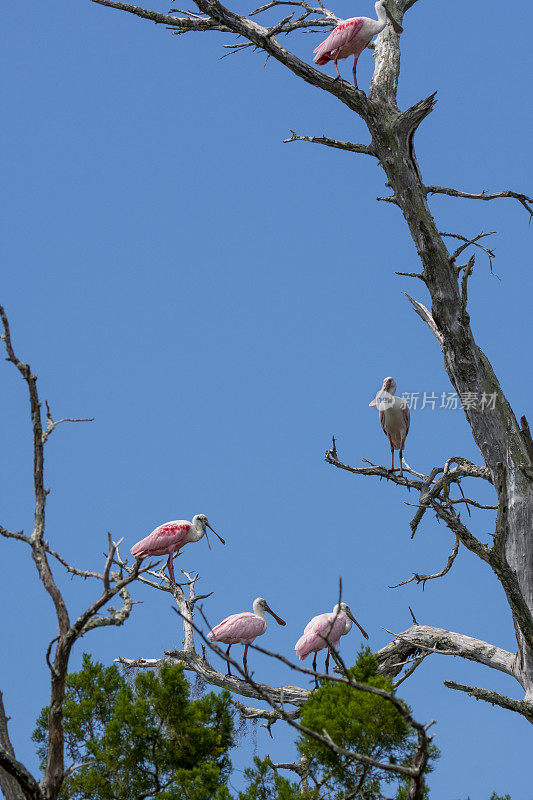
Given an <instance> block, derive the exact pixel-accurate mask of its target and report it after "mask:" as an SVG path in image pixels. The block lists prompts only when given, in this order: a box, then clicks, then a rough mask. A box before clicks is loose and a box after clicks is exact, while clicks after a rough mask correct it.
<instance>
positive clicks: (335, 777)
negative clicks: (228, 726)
mask: <svg viewBox="0 0 533 800" xmlns="http://www.w3.org/2000/svg"><path fill="white" fill-rule="evenodd" d="M377 669H378V664H377V661H376V659H375V658H374V656H373V655H372V653H371V651H370V649H369V648H362V649H361V651H360V653H359V656H358V658H357V662H356V664H355V666H354V667H352V668H351V669H350V675H351V676H352V677H353V679H354V680H355V681H357V682H358V683H366V684H368V685H370V686H375V687H376V688H378V689H384V690H385V691H387V692H390V691H392V683H391V681H390V680H389V679H388V678H386V677H384V676H383V675H378V672H377ZM301 723H302V725H304V726H305V727H307V728H310V729H311V730H314V731H317V732H318V733H320V734H321V733H322V732H323V731H324V730H326V731H327V732H328V733H329V735H330V736H331V738H332V739H333V740H334V741H335V742H336V743H337V744H338V745H340V746H341V747H344V748H345V749H347V750H351V751H354V750H356V751H357V752H359V753H361V754H363V755H365V756H369V757H370V758H372V759H374V760H375V761H379V762H380V763H387V764H388V763H397V764H407V763H408V762H409V760H410V759H411V757H412V754H413V750H414V746H415V734H414V732H413V730H412V728H411V727H410V726H409V724H408V723H407V722H406V720H405V719H404V717H403V716H402V715H401V714H400V712H399V711H398V710H397V709H396V708H395V707H394V706H393V705H392V704H391V703H390V702H389V701H387V700H386V699H385V698H382V697H377V696H376V695H374V694H370V693H368V692H364V691H359V690H356V689H353V688H352V687H350V686H349V685H347V684H346V683H337V682H335V683H334V682H324V683H323V685H322V686H321V687H320V688H319V689H317V690H315V691H314V692H312V694H311V695H310V697H309V699H308V700H307V702H306V703H305V705H303V706H302V709H301ZM297 748H298V751H299V753H300V756H301V757H302V758H303V761H302V764H305V765H306V768H307V771H308V775H307V778H306V780H305V782H304V784H303V785H302V786H300V787H298V784H296V783H292V782H291V781H288V780H286V779H285V778H282V777H281V776H279V775H276V774H275V773H274V772H273V770H272V768H271V767H269V762H268V759H265V760H263V761H260V760H259V759H255V765H254V767H253V768H250V769H248V770H246V777H247V779H248V787H247V790H246V791H245V792H243V793H241V794H240V796H239V800H274V798H275V799H276V800H297V798H298V799H299V800H338V799H340V798H344V797H354V798H355V797H357V798H358V800H378V798H381V797H383V791H382V790H383V789H384V786H385V784H388V785H389V786H388V791H387V792H386V795H387V796H391V789H392V791H393V792H394V796H395V797H396V800H402V798H404V797H405V793H406V785H405V782H404V781H403V780H402V779H401V778H400V777H399V776H398V775H396V774H392V773H390V772H387V771H385V770H383V769H379V768H377V767H372V766H367V765H365V764H362V763H361V762H360V761H354V760H352V759H349V758H347V757H345V756H339V755H337V754H336V753H334V752H332V750H330V749H329V748H328V747H327V746H326V745H324V744H322V743H320V742H318V741H317V740H315V739H313V738H311V737H309V736H300V738H299V739H298V741H297ZM431 756H432V760H435V758H437V757H438V750H437V749H436V748H433V749H432V754H431Z"/></svg>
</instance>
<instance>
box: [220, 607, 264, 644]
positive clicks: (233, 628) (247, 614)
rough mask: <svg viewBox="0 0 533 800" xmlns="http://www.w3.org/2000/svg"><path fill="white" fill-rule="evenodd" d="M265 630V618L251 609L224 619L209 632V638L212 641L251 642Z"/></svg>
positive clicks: (225, 642) (228, 642)
mask: <svg viewBox="0 0 533 800" xmlns="http://www.w3.org/2000/svg"><path fill="white" fill-rule="evenodd" d="M264 630H265V623H264V620H262V619H261V618H260V617H258V616H256V615H255V614H253V613H252V612H251V611H243V612H242V613H240V614H232V615H231V616H230V617H226V619H223V620H222V622H219V623H218V625H215V627H214V628H213V630H211V631H210V632H209V634H208V636H207V638H208V639H209V640H210V641H212V642H223V643H224V644H238V643H240V644H246V643H249V644H250V643H251V642H253V640H254V639H255V637H256V636H260V635H261V634H262V633H264Z"/></svg>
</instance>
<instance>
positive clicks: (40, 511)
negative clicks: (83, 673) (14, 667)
mask: <svg viewBox="0 0 533 800" xmlns="http://www.w3.org/2000/svg"><path fill="white" fill-rule="evenodd" d="M0 318H1V320H2V325H3V334H2V339H3V342H4V345H5V352H6V356H7V359H6V360H7V361H9V362H11V364H13V365H14V366H15V367H16V369H17V370H18V372H19V373H20V375H21V377H22V379H23V380H24V382H25V384H26V387H27V389H28V395H29V401H30V403H29V405H30V409H29V410H30V419H31V426H32V434H33V489H34V497H35V511H34V525H33V530H32V531H31V533H29V534H25V533H24V531H22V530H21V531H10V530H7V529H6V528H4V527H3V526H1V525H0V534H1V535H2V536H3V537H4V538H6V539H15V540H16V541H18V542H21V543H22V544H24V545H26V546H27V547H28V548H29V553H30V554H31V557H32V558H33V561H34V563H35V567H36V569H37V574H38V576H39V580H40V581H41V583H42V585H43V589H44V590H45V592H46V593H47V594H48V595H49V597H50V600H51V601H52V604H53V606H54V610H55V613H56V617H57V624H58V631H59V632H58V635H57V636H55V637H54V638H53V639H52V641H51V642H50V644H49V645H48V648H47V651H46V654H45V656H46V663H47V664H48V668H49V670H50V700H49V707H50V712H49V716H48V727H49V734H48V754H47V762H46V767H45V771H44V775H43V778H42V780H41V781H40V782H39V781H37V780H36V779H35V778H34V776H33V775H31V773H30V772H29V771H28V770H27V769H26V767H25V766H24V764H22V763H21V762H20V761H18V760H17V758H16V757H15V752H14V749H13V746H12V744H11V741H10V739H9V734H8V729H7V722H8V717H7V716H6V712H5V710H4V704H3V702H2V694H1V693H0V787H1V789H2V791H3V792H4V794H5V796H6V798H7V800H22V798H31V800H55V798H57V796H58V794H59V790H60V788H61V784H62V782H63V779H64V776H65V772H66V769H65V764H64V736H63V699H64V696H65V680H66V677H67V673H68V665H69V659H70V655H71V652H72V648H73V647H74V645H75V644H76V642H77V641H78V640H79V639H81V638H82V636H85V634H87V633H89V631H92V630H94V629H95V628H101V627H105V626H108V625H123V624H124V622H125V621H126V620H127V619H128V617H129V615H130V613H131V610H132V608H133V601H132V599H131V595H130V593H129V591H128V587H129V584H130V583H132V581H135V580H137V579H138V577H139V576H142V575H143V573H145V572H146V571H147V570H149V569H150V568H151V565H147V566H145V567H142V568H141V566H140V563H139V562H137V563H136V564H135V566H134V567H133V568H132V569H130V570H129V571H128V572H127V573H125V572H123V571H122V570H121V569H120V567H119V568H118V569H114V570H112V567H113V562H114V559H115V554H116V553H117V548H118V545H119V542H114V541H113V540H112V538H111V535H110V534H108V543H107V545H108V551H107V557H106V560H105V564H104V568H103V571H102V572H94V571H92V570H84V569H79V568H78V567H75V566H73V565H72V564H69V563H68V562H67V561H66V560H65V559H64V558H63V557H62V556H61V555H60V554H59V553H57V552H55V551H54V550H53V549H52V548H51V546H50V544H49V542H48V541H47V540H46V539H45V526H46V518H45V511H46V498H47V495H48V493H49V490H48V489H46V488H45V478H44V454H45V445H46V443H47V441H48V438H49V437H50V435H51V434H52V433H53V432H54V430H55V429H56V427H57V426H58V425H60V424H62V423H63V422H91V421H92V420H85V419H84V420H82V419H70V418H68V419H67V418H65V419H60V420H54V419H53V417H52V413H51V411H50V407H49V405H48V403H46V414H43V409H42V403H41V400H40V398H39V393H38V391H37V376H36V375H34V374H33V372H32V370H31V368H30V366H29V364H25V363H24V362H23V361H21V360H20V358H19V357H18V356H17V355H16V353H15V349H14V345H13V343H12V340H11V332H10V328H9V323H8V319H7V316H6V314H5V312H4V309H3V308H2V307H1V306H0ZM43 417H44V419H43ZM51 559H52V560H53V561H57V562H58V563H59V564H60V565H61V567H62V568H63V569H65V570H66V571H67V572H68V573H70V574H71V575H75V576H78V577H81V578H92V579H95V580H96V581H98V582H99V583H100V584H101V587H100V590H99V594H98V595H97V596H96V597H95V599H94V601H93V602H92V603H91V605H90V606H89V607H88V608H86V609H85V611H83V612H82V613H81V614H79V616H78V617H77V618H76V619H71V618H70V615H69V610H68V608H67V605H66V603H65V600H64V598H63V594H62V593H61V589H60V586H59V584H58V582H57V581H56V579H55V577H54V574H53V572H52V568H51V566H50V564H51ZM117 596H118V598H119V599H120V601H121V605H120V607H119V608H117V609H115V608H113V607H111V606H109V605H108V604H109V602H110V601H111V600H112V599H113V598H114V597H117ZM102 612H104V613H102Z"/></svg>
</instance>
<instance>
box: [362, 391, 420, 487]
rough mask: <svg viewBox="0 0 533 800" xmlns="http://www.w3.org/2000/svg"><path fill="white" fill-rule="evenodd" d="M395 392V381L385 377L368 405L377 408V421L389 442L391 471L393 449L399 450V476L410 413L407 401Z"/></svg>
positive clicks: (392, 467)
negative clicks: (396, 395) (395, 395)
mask: <svg viewBox="0 0 533 800" xmlns="http://www.w3.org/2000/svg"><path fill="white" fill-rule="evenodd" d="M395 392H396V381H395V380H394V379H393V378H385V380H384V381H383V386H382V387H381V389H380V390H379V392H378V393H377V395H376V396H375V397H374V399H373V400H372V402H371V403H369V404H368V405H369V406H378V408H379V421H380V422H381V427H382V428H383V433H384V434H385V436H386V437H387V438H388V440H389V442H390V452H391V467H390V468H391V472H394V451H395V450H399V451H400V477H403V468H402V458H403V449H404V447H405V439H406V436H407V434H408V433H409V424H410V420H411V414H410V412H409V406H408V405H407V401H406V400H405V399H404V398H402V397H394V394H395Z"/></svg>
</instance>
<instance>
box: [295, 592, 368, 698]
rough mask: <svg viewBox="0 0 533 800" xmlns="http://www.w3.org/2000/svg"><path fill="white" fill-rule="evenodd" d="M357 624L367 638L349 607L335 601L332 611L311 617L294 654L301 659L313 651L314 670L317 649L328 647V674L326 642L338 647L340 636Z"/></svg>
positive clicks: (316, 683) (316, 682) (314, 668)
mask: <svg viewBox="0 0 533 800" xmlns="http://www.w3.org/2000/svg"><path fill="white" fill-rule="evenodd" d="M354 622H355V624H356V625H357V627H358V628H359V630H360V631H361V633H362V634H363V636H364V637H365V639H368V633H367V632H366V631H365V630H364V628H362V627H361V626H360V625H359V623H358V622H357V620H356V619H355V617H354V615H353V614H352V612H351V611H350V607H349V606H348V605H347V604H346V603H340V604H339V603H337V604H336V605H335V606H334V607H333V611H328V612H326V613H325V614H319V615H318V616H317V617H313V619H312V620H310V622H308V623H307V625H306V626H305V629H304V632H303V635H302V636H300V638H299V639H298V641H297V642H296V644H295V645H294V649H295V650H296V655H297V656H298V658H299V659H300V661H303V660H304V658H307V656H308V655H309V653H314V654H315V655H314V657H313V670H314V671H315V672H316V654H317V653H318V651H319V650H323V649H324V648H325V647H327V648H328V654H327V656H326V674H328V667H329V657H330V650H329V647H328V643H329V644H330V645H331V646H332V647H334V648H335V649H338V647H339V644H340V639H341V636H345V635H346V634H347V633H349V631H350V630H351V628H352V623H354ZM315 686H318V681H317V679H316V677H315Z"/></svg>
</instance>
